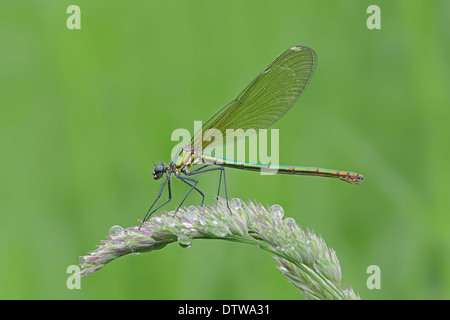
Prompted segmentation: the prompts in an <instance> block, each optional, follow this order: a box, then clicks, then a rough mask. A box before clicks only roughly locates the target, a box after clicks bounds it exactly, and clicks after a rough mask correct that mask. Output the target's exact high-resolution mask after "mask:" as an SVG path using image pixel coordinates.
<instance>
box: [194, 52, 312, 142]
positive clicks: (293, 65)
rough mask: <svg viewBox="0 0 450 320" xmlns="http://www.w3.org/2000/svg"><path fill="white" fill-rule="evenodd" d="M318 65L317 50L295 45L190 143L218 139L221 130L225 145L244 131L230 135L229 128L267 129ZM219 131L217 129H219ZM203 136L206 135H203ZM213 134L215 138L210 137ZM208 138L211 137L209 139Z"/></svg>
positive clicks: (288, 105) (281, 114)
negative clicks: (216, 134)
mask: <svg viewBox="0 0 450 320" xmlns="http://www.w3.org/2000/svg"><path fill="white" fill-rule="evenodd" d="M316 65H317V56H316V54H315V52H314V51H313V50H312V49H311V48H308V47H301V46H299V47H293V48H290V49H289V50H287V51H285V52H284V53H283V54H281V55H280V56H279V57H278V58H277V59H275V61H274V62H272V63H271V64H270V65H269V66H268V67H267V68H265V69H264V70H263V71H262V72H261V74H259V75H258V76H257V77H256V78H255V79H254V80H253V81H252V82H251V83H250V84H249V85H248V86H247V87H246V88H245V89H244V91H242V92H241V94H239V95H238V96H237V98H236V99H234V100H233V101H231V102H230V103H229V104H227V105H226V106H225V107H223V108H222V109H221V110H219V111H218V112H217V113H216V114H215V115H214V116H213V117H212V118H211V119H209V120H208V121H207V122H206V123H205V124H204V125H203V127H202V129H201V130H199V131H198V132H196V134H195V135H194V137H193V139H192V141H191V145H192V146H196V147H199V146H200V144H201V145H202V148H205V147H206V146H208V145H210V146H213V145H215V144H216V143H220V141H219V140H215V139H214V138H212V136H213V134H214V133H213V131H209V132H208V131H207V130H209V129H216V130H218V131H219V132H220V133H221V134H222V136H223V137H224V139H223V141H222V143H223V145H226V144H228V143H231V142H234V140H235V139H240V138H243V137H245V135H237V136H228V137H227V135H226V130H227V129H234V130H236V129H243V130H244V131H246V130H248V129H254V130H255V131H254V132H255V133H257V132H258V130H259V129H267V128H269V127H270V126H272V125H273V124H274V123H275V122H277V121H278V120H279V119H280V118H281V117H282V116H283V115H284V114H285V113H286V112H287V111H288V110H289V109H290V108H291V107H292V105H293V104H294V103H295V101H296V100H297V99H298V97H299V96H300V95H301V93H302V92H303V90H304V89H305V88H306V86H307V84H308V82H309V80H310V79H311V77H312V75H313V73H314V70H315V68H316ZM216 132H217V131H216ZM250 135H251V134H250ZM202 137H203V138H202ZM211 138H212V139H211ZM208 140H209V141H208Z"/></svg>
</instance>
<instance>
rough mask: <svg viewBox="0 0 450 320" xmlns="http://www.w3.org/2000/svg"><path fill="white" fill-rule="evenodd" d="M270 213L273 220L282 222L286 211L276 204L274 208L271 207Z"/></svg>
mask: <svg viewBox="0 0 450 320" xmlns="http://www.w3.org/2000/svg"><path fill="white" fill-rule="evenodd" d="M269 212H270V215H271V216H272V218H274V219H276V220H280V219H282V218H283V216H284V209H283V207H282V206H280V205H278V204H274V205H273V206H271V207H270V210H269Z"/></svg>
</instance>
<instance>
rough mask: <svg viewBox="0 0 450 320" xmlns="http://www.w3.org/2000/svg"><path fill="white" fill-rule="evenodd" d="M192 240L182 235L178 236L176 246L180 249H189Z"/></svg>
mask: <svg viewBox="0 0 450 320" xmlns="http://www.w3.org/2000/svg"><path fill="white" fill-rule="evenodd" d="M193 240H194V239H193V238H192V237H191V236H188V235H186V234H184V233H181V234H179V235H178V244H179V245H180V247H182V248H189V247H190V246H191V245H192V242H193Z"/></svg>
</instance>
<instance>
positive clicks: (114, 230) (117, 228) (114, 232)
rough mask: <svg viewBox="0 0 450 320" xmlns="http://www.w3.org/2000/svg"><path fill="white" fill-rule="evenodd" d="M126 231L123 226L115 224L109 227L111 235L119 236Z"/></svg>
mask: <svg viewBox="0 0 450 320" xmlns="http://www.w3.org/2000/svg"><path fill="white" fill-rule="evenodd" d="M123 232H124V230H123V228H122V227H121V226H118V225H115V226H112V227H111V228H110V229H109V235H110V236H111V237H118V236H119V235H121V234H122V233H123Z"/></svg>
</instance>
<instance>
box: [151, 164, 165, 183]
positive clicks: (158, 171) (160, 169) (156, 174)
mask: <svg viewBox="0 0 450 320" xmlns="http://www.w3.org/2000/svg"><path fill="white" fill-rule="evenodd" d="M165 168H166V164H165V163H164V162H160V163H158V164H155V166H154V167H153V172H152V174H153V179H155V180H158V179H161V178H162V177H163V176H164V169H165Z"/></svg>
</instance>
